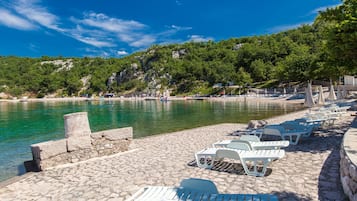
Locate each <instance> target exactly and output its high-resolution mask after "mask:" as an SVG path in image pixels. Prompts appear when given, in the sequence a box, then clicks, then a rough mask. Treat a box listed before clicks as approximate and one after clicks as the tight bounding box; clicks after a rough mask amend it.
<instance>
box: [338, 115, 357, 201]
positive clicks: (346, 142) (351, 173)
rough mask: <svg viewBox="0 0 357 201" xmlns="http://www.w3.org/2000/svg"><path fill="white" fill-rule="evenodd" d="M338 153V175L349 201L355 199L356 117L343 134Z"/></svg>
mask: <svg viewBox="0 0 357 201" xmlns="http://www.w3.org/2000/svg"><path fill="white" fill-rule="evenodd" d="M340 155H341V161H340V177H341V183H342V187H343V190H344V192H345V194H346V195H347V196H348V197H349V199H350V200H351V201H352V200H353V201H357V118H355V119H354V121H353V123H352V125H351V127H350V129H349V130H348V131H347V132H346V133H345V135H344V138H343V142H342V145H341V150H340Z"/></svg>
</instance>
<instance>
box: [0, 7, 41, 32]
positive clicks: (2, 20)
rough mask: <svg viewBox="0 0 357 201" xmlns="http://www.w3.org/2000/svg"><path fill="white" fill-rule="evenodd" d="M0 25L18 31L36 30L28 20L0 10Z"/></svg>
mask: <svg viewBox="0 0 357 201" xmlns="http://www.w3.org/2000/svg"><path fill="white" fill-rule="evenodd" d="M0 24H3V25H5V26H7V27H10V28H14V29H19V30H33V29H35V28H36V26H35V25H33V24H32V23H31V22H29V21H28V20H26V19H24V18H21V17H19V16H17V15H15V14H13V13H11V12H10V11H8V10H5V9H0Z"/></svg>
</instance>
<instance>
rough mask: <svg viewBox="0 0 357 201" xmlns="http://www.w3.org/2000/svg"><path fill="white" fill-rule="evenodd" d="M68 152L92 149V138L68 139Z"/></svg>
mask: <svg viewBox="0 0 357 201" xmlns="http://www.w3.org/2000/svg"><path fill="white" fill-rule="evenodd" d="M66 141H67V149H68V151H76V150H81V149H90V148H91V147H92V143H91V138H90V137H88V136H84V137H70V138H67V139H66Z"/></svg>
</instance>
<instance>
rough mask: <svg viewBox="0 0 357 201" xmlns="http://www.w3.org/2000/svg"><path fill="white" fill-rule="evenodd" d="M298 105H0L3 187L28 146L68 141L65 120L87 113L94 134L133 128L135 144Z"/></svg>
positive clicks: (17, 172)
mask: <svg viewBox="0 0 357 201" xmlns="http://www.w3.org/2000/svg"><path fill="white" fill-rule="evenodd" d="M301 109H302V106H301V105H298V104H286V103H267V102H255V101H249V102H244V101H242V102H232V101H215V102H213V101H207V100H205V101H198V100H186V101H168V102H160V101H143V100H140V101H108V100H101V101H73V102H17V103H11V102H0V181H4V180H6V179H9V178H11V177H14V176H16V175H21V174H23V173H24V172H25V170H24V166H23V162H24V161H28V160H31V159H32V155H31V150H30V145H31V144H34V143H38V142H43V141H48V140H56V139H61V138H64V120H63V115H65V114H69V113H74V112H88V118H89V123H90V127H91V130H92V132H95V131H100V130H106V129H113V128H120V127H127V126H130V127H133V130H134V131H133V132H134V138H140V137H145V136H149V135H155V134H160V133H167V132H172V131H177V130H183V129H188V128H194V127H199V126H206V125H213V124H219V123H247V122H248V121H249V120H252V119H265V118H269V117H272V116H277V115H281V114H285V113H289V112H292V111H297V110H301Z"/></svg>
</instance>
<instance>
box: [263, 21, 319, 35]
mask: <svg viewBox="0 0 357 201" xmlns="http://www.w3.org/2000/svg"><path fill="white" fill-rule="evenodd" d="M312 23H313V22H301V23H297V24H290V25H280V26H276V27H272V28H270V29H269V32H272V33H277V32H282V31H287V30H290V29H296V28H298V27H300V26H302V25H304V24H312Z"/></svg>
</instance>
